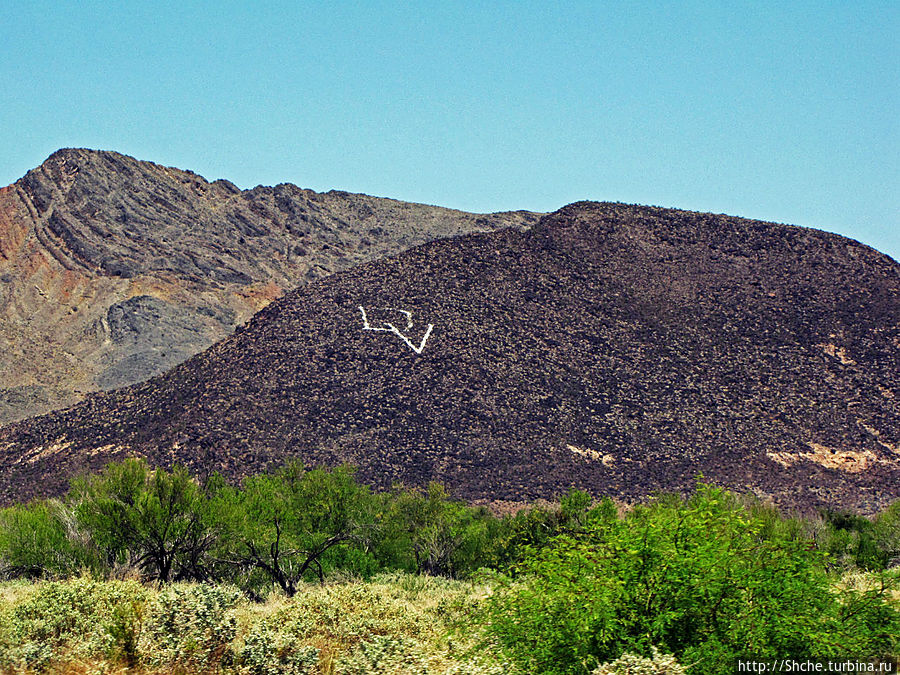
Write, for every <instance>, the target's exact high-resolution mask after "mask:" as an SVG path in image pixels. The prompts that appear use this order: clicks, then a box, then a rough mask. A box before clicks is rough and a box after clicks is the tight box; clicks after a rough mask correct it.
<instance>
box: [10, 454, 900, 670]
mask: <svg viewBox="0 0 900 675" xmlns="http://www.w3.org/2000/svg"><path fill="white" fill-rule="evenodd" d="M898 558H900V503H898V504H895V505H894V506H892V507H891V508H889V509H887V510H886V511H885V512H883V513H882V514H880V515H879V516H878V517H877V518H875V519H865V518H860V517H858V516H855V515H853V514H847V513H824V514H822V515H821V516H820V517H818V518H814V519H800V518H788V517H783V516H782V515H780V514H779V513H778V512H777V511H776V510H775V509H774V508H773V507H771V506H766V505H763V504H761V503H759V502H758V501H756V500H752V499H747V498H743V497H739V496H737V495H734V494H731V493H728V492H726V491H724V490H721V489H718V488H715V487H712V486H708V485H703V484H700V485H698V487H697V489H696V491H695V493H694V494H693V495H692V496H690V497H689V498H682V497H680V496H675V495H661V496H659V497H656V498H654V499H652V500H649V501H648V502H647V503H645V504H642V505H638V506H635V507H633V508H630V509H621V508H618V507H616V506H615V505H614V504H613V503H612V502H611V501H609V500H604V501H601V502H599V503H592V500H591V499H590V497H589V496H588V495H587V494H585V493H581V492H577V491H570V492H569V493H568V494H566V495H563V496H562V497H561V498H560V500H559V502H558V503H557V504H547V505H544V506H539V507H538V506H536V507H533V508H530V509H524V510H522V511H520V512H518V513H517V514H515V515H512V516H506V517H502V518H499V517H495V516H493V515H492V514H491V513H490V512H488V511H487V510H485V509H483V508H474V507H471V506H467V505H465V504H463V503H461V502H458V501H455V500H453V499H451V498H450V497H449V496H448V495H447V493H446V492H445V491H444V490H443V488H442V487H441V486H439V485H436V484H435V485H431V486H429V487H428V488H427V489H424V490H416V489H413V490H406V489H400V488H398V489H395V490H393V491H390V492H386V493H373V492H371V491H370V490H369V489H368V488H367V487H365V486H363V485H361V484H359V483H358V482H357V481H356V480H355V478H354V475H353V472H352V470H351V469H349V468H347V467H341V468H338V469H334V470H325V469H306V468H304V467H303V466H301V465H298V464H292V465H288V466H286V467H284V468H282V469H280V470H278V471H276V472H274V473H270V474H263V475H258V476H254V477H251V478H248V479H247V480H245V481H244V483H243V484H241V485H240V486H230V485H227V484H225V482H224V481H222V480H221V479H220V478H219V477H217V476H213V477H211V478H210V479H209V480H207V481H206V482H205V483H204V484H199V483H198V482H196V481H195V480H193V479H192V478H191V477H190V476H189V475H188V474H187V472H185V471H184V470H183V469H180V468H175V469H174V470H172V471H165V470H162V469H156V470H153V469H150V468H149V467H147V465H146V464H144V463H142V462H140V461H137V460H129V461H126V462H123V463H120V464H112V465H109V466H108V467H107V468H106V469H105V470H104V471H103V472H102V473H100V474H97V475H94V476H87V477H83V478H81V479H79V480H77V481H75V482H74V483H73V485H72V488H71V490H70V491H69V493H68V494H67V495H66V496H65V497H64V498H63V499H60V500H46V501H35V502H32V503H31V504H28V505H20V506H14V507H11V508H8V509H5V510H2V511H0V575H2V576H3V577H5V578H7V579H9V580H10V581H8V582H7V584H6V585H5V586H0V670H3V671H4V672H60V673H61V672H73V673H74V672H78V673H86V672H125V671H131V672H179V671H180V672H185V673H188V672H234V673H306V672H309V673H407V672H409V673H431V672H434V673H444V672H446V673H467V672H471V673H490V672H498V673H499V672H521V673H585V674H587V673H591V672H596V673H632V672H633V673H639V672H640V673H645V672H646V673H680V672H690V673H721V672H732V669H733V666H734V660H735V659H737V658H756V659H759V658H773V659H778V658H788V657H793V658H808V657H839V656H840V657H844V656H848V655H852V656H856V657H861V658H867V659H874V660H878V659H896V658H897V656H898V654H900V602H898V592H897V591H896V590H895V589H896V587H897V582H898V579H897V577H898V568H897V567H896V562H897V560H898ZM892 566H893V567H892ZM351 578H352V579H356V581H342V582H340V581H336V579H351ZM454 579H455V580H454ZM466 579H467V580H468V581H463V580H466ZM17 580H18V581H17ZM148 582H155V583H153V584H149V583H148Z"/></svg>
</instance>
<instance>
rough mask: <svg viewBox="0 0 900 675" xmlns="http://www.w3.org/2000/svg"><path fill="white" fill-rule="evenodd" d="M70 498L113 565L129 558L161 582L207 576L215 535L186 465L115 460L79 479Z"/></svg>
mask: <svg viewBox="0 0 900 675" xmlns="http://www.w3.org/2000/svg"><path fill="white" fill-rule="evenodd" d="M69 501H70V503H71V504H72V507H73V509H74V512H75V515H76V518H77V519H78V521H79V522H80V523H81V524H82V525H83V527H85V528H86V529H87V530H88V532H89V533H90V534H91V537H92V539H93V542H94V544H95V545H96V546H97V548H98V549H99V550H100V552H101V554H102V555H103V557H104V558H105V560H106V562H107V564H108V565H109V566H110V567H114V566H115V565H116V564H121V563H126V562H127V563H130V564H133V565H135V566H136V567H138V568H139V569H141V570H143V571H144V572H145V573H147V574H149V575H150V576H151V577H153V578H155V579H158V580H159V581H160V582H167V581H170V580H172V579H173V578H176V579H196V578H203V577H204V576H205V575H204V573H203V571H202V570H203V562H202V558H203V556H204V555H205V553H206V551H207V550H208V549H209V548H210V547H211V546H212V544H213V542H214V540H215V537H214V533H213V532H212V530H211V529H210V527H209V523H208V522H206V520H207V519H206V518H205V517H204V516H205V514H206V508H205V504H204V495H203V493H202V491H201V490H200V487H199V486H198V485H197V483H196V482H194V481H193V480H192V479H191V477H190V476H189V475H188V473H187V470H186V469H185V468H184V467H181V466H176V467H174V468H173V469H172V472H171V473H169V472H167V471H165V470H164V469H155V470H152V469H150V468H149V467H148V466H147V464H146V463H145V462H144V461H143V460H139V459H127V460H125V461H124V462H121V463H118V464H109V465H108V466H107V467H106V468H105V469H104V470H103V471H102V472H101V473H100V474H98V475H95V476H90V477H86V478H81V479H78V480H76V481H74V482H73V486H72V490H71V491H70V493H69Z"/></svg>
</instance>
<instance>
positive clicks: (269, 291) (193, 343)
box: [0, 149, 538, 424]
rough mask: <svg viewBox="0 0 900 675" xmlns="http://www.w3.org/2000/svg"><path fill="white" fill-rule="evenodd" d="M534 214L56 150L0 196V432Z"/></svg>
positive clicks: (138, 378) (516, 224) (527, 219)
mask: <svg viewBox="0 0 900 675" xmlns="http://www.w3.org/2000/svg"><path fill="white" fill-rule="evenodd" d="M537 218H538V216H537V215H535V214H530V213H524V212H522V213H506V214H491V215H475V214H470V213H463V212H460V211H453V210H450V209H443V208H437V207H431V206H424V205H420V204H409V203H405V202H399V201H395V200H392V199H379V198H375V197H369V196H366V195H359V194H349V193H345V192H329V193H326V194H318V193H316V192H313V191H311V190H303V189H301V188H298V187H296V186H294V185H290V184H282V185H277V186H275V187H257V188H254V189H252V190H244V191H242V190H239V189H238V188H237V187H235V186H234V185H233V184H231V183H229V182H228V181H226V180H217V181H213V182H208V181H206V180H205V179H204V178H202V177H200V176H198V175H196V174H194V173H191V172H189V171H180V170H178V169H173V168H169V167H164V166H159V165H156V164H153V163H150V162H139V161H137V160H135V159H133V158H131V157H127V156H125V155H120V154H118V153H115V152H97V151H91V150H77V149H68V150H60V151H58V152H56V153H54V154H53V155H52V156H51V157H50V158H49V159H47V161H46V162H44V164H42V165H41V166H40V167H38V168H37V169H34V170H32V171H29V172H28V174H27V175H26V176H25V177H24V178H22V179H21V180H19V181H17V182H16V183H15V184H13V185H10V186H9V187H6V188H3V189H2V190H0V424H2V423H3V422H5V421H10V420H15V419H19V418H22V417H26V416H28V415H33V414H37V413H41V412H45V411H47V410H50V409H53V408H59V407H64V406H66V405H70V404H72V403H75V402H77V401H78V400H80V399H81V398H82V397H83V395H84V394H85V393H86V392H90V391H95V390H97V389H112V388H115V387H119V386H122V385H126V384H131V383H134V382H139V381H141V380H144V379H146V378H148V377H150V376H152V375H155V374H157V373H161V372H163V371H165V370H167V369H168V368H170V367H172V366H174V365H175V364H177V363H180V362H181V361H183V360H184V359H185V358H187V357H188V356H191V355H192V354H195V353H197V352H198V351H200V350H202V349H205V348H206V347H208V346H209V345H211V344H212V343H214V342H215V341H217V340H219V339H221V338H223V337H225V336H226V335H228V334H230V333H231V332H232V331H233V330H234V328H235V327H236V326H238V325H240V324H241V323H243V322H244V321H246V320H247V319H248V318H249V317H250V316H251V315H252V314H254V313H255V312H256V311H258V310H259V309H261V308H262V307H264V306H265V305H266V304H268V303H269V302H271V301H272V300H273V299H274V298H277V297H279V296H281V295H282V294H283V293H284V292H285V291H287V290H290V289H292V288H294V287H296V286H297V285H299V284H301V283H305V282H308V281H310V280H313V279H317V278H319V277H322V276H324V275H327V274H331V273H332V272H335V271H337V270H341V269H346V268H348V267H351V266H353V265H356V264H358V263H360V262H363V261H366V260H371V259H374V258H378V257H381V256H384V255H389V254H392V253H396V252H398V251H401V250H403V249H405V248H408V247H410V246H414V245H416V244H421V243H423V242H426V241H430V240H432V239H435V238H439V237H448V236H454V235H458V234H462V233H467V232H478V231H487V230H493V229H496V228H499V227H508V226H514V227H520V228H521V227H527V226H529V225H531V224H533V223H534V222H536V221H537Z"/></svg>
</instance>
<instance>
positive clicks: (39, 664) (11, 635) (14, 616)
mask: <svg viewBox="0 0 900 675" xmlns="http://www.w3.org/2000/svg"><path fill="white" fill-rule="evenodd" d="M147 593H148V591H147V590H146V589H145V588H144V587H142V586H141V585H140V584H138V583H137V582H135V581H117V582H99V581H95V580H94V579H91V578H90V577H85V576H83V577H79V578H76V579H73V580H70V581H67V582H42V583H40V584H38V585H37V586H36V587H35V590H34V592H33V593H30V594H28V595H27V596H26V598H25V599H24V600H22V601H21V602H18V603H16V604H15V605H14V606H13V607H12V608H10V609H9V610H8V611H7V612H6V617H5V620H4V622H3V623H4V630H3V633H2V640H0V665H2V666H3V667H5V668H10V669H24V668H30V669H33V670H41V669H42V668H44V667H46V666H47V665H49V664H50V663H51V661H66V660H72V659H85V658H105V657H106V656H107V655H111V654H116V653H118V651H119V650H118V647H119V644H118V640H119V637H120V635H119V634H118V633H117V631H116V628H115V626H116V625H117V617H116V612H117V608H118V607H121V606H123V605H131V604H132V603H143V602H144V600H145V598H146V596H147Z"/></svg>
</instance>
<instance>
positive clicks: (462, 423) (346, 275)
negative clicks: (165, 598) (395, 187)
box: [0, 203, 900, 512]
mask: <svg viewBox="0 0 900 675" xmlns="http://www.w3.org/2000/svg"><path fill="white" fill-rule="evenodd" d="M141 311H142V312H152V311H154V307H153V305H147V306H146V307H145V306H143V305H142V306H141ZM117 325H118V324H117ZM111 330H112V324H111ZM898 366H900V266H898V265H897V264H896V263H895V262H894V261H892V260H891V259H890V258H888V257H886V256H884V255H881V254H879V253H877V252H875V251H873V250H872V249H870V248H867V247H865V246H863V245H861V244H858V243H856V242H854V241H851V240H848V239H845V238H842V237H839V236H837V235H833V234H827V233H824V232H819V231H815V230H807V229H801V228H796V227H791V226H782V225H774V224H770V223H761V222H756V221H747V220H741V219H737V218H729V217H725V216H714V215H707V214H697V213H688V212H682V211H672V210H663V209H656V208H644V207H632V206H625V205H615V204H596V203H579V204H574V205H572V206H569V207H566V208H565V209H562V210H561V211H559V212H557V213H555V214H552V215H550V216H547V217H545V218H544V219H542V221H541V222H540V224H539V225H537V226H535V227H534V228H533V229H531V230H529V231H525V232H521V231H514V230H504V231H499V232H493V233H487V234H478V235H471V236H465V237H459V238H456V239H450V240H444V241H437V242H432V243H430V244H426V245H424V246H421V247H417V248H415V249H412V250H409V251H407V252H405V253H403V254H401V255H399V256H396V257H393V258H388V259H383V260H379V261H376V262H372V263H368V264H365V265H362V266H359V267H355V268H353V269H351V270H348V271H345V272H340V273H337V274H335V275H332V276H330V277H328V278H325V279H321V280H319V281H316V282H314V283H311V284H309V285H306V286H303V287H301V288H299V289H298V290H296V291H295V292H293V293H291V294H289V295H287V296H285V297H284V298H281V299H280V300H278V301H276V302H274V303H272V304H271V305H270V306H268V307H267V308H266V309H264V310H263V311H261V312H260V313H259V314H257V315H256V316H255V317H254V318H253V319H252V320H251V321H250V322H249V323H248V324H247V325H246V326H245V327H242V328H240V329H238V331H237V332H236V333H235V334H234V335H233V336H231V337H230V338H228V339H226V340H224V341H222V342H220V343H218V344H217V345H215V346H214V347H212V348H211V349H209V350H207V351H205V352H203V353H201V354H198V355H197V356H195V357H193V358H191V359H189V360H188V361H186V362H185V363H183V364H181V365H180V366H178V367H176V368H174V369H173V370H172V371H170V372H168V373H166V374H164V375H162V376H159V377H156V378H154V379H152V380H150V381H148V382H145V383H142V384H138V385H135V386H133V387H130V388H127V389H122V390H118V391H115V392H110V393H106V394H97V395H93V396H91V397H89V398H88V399H87V400H86V401H84V402H83V403H81V404H80V405H78V406H76V407H75V408H73V409H71V410H69V411H66V412H62V413H53V414H51V415H48V416H46V417H43V418H38V419H33V420H26V421H23V422H21V423H18V424H15V425H11V426H9V427H5V428H3V429H2V430H0V495H2V498H3V499H5V500H12V499H22V498H25V497H29V496H31V495H35V494H53V493H57V492H59V491H61V490H62V489H63V488H64V487H65V481H66V479H67V477H68V476H70V475H72V474H73V473H74V472H77V471H82V470H86V469H94V468H97V467H99V466H100V465H102V463H104V462H105V461H108V460H110V459H115V458H121V457H123V456H126V455H133V454H136V455H142V456H145V457H147V458H149V459H150V460H151V461H152V462H154V463H159V464H164V465H166V464H170V463H172V462H175V461H178V462H183V463H186V464H188V465H189V466H190V467H191V468H192V469H193V470H195V471H197V472H199V473H206V472H209V471H212V470H218V471H221V472H223V473H224V474H225V475H226V476H229V477H231V478H236V477H239V476H241V475H244V474H246V473H250V472H255V471H258V470H260V469H261V468H263V467H264V466H267V465H269V464H270V463H273V462H280V461H282V460H283V459H284V458H286V457H299V458H302V459H303V460H304V461H306V462H308V463H325V464H335V463H338V462H345V461H346V462H351V463H353V464H356V465H358V466H359V467H360V473H361V476H362V477H363V478H364V479H365V480H367V481H369V482H371V483H373V484H375V485H378V486H382V487H384V486H388V485H390V484H391V483H392V482H395V481H403V482H406V483H408V484H422V483H424V482H426V481H428V480H432V479H436V480H440V481H443V482H445V483H446V484H447V485H449V487H450V488H451V489H452V491H453V492H454V493H455V494H457V495H459V496H461V497H464V498H468V499H472V500H479V499H483V500H526V499H528V500H530V499H534V498H537V497H549V496H552V495H554V494H555V493H558V492H559V491H561V490H563V489H565V488H567V487H568V486H570V485H576V486H578V487H581V488H586V489H588V490H590V491H592V492H594V493H596V494H610V495H616V496H619V497H621V498H625V499H632V498H637V497H640V496H642V495H645V494H647V493H648V492H650V491H653V490H657V489H682V488H686V487H689V486H690V485H692V483H693V481H694V479H695V477H696V475H697V474H698V473H699V472H702V473H703V474H704V476H705V477H706V478H707V479H712V480H715V481H717V482H720V483H723V484H725V485H728V486H730V487H732V488H736V489H749V490H752V491H754V492H756V493H757V494H759V495H769V496H772V497H773V498H774V499H775V500H776V501H777V502H779V503H780V504H783V505H790V506H798V507H803V508H811V507H815V506H819V505H825V504H827V505H831V506H834V507H847V508H854V509H857V510H860V511H863V512H867V511H871V510H873V509H876V508H880V507H882V506H884V505H885V504H886V503H887V502H888V501H889V500H891V499H894V498H897V497H898V496H900V436H898V434H900V412H898V407H897V397H898V396H900V387H898V384H897V373H898V372H900V368H898Z"/></svg>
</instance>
